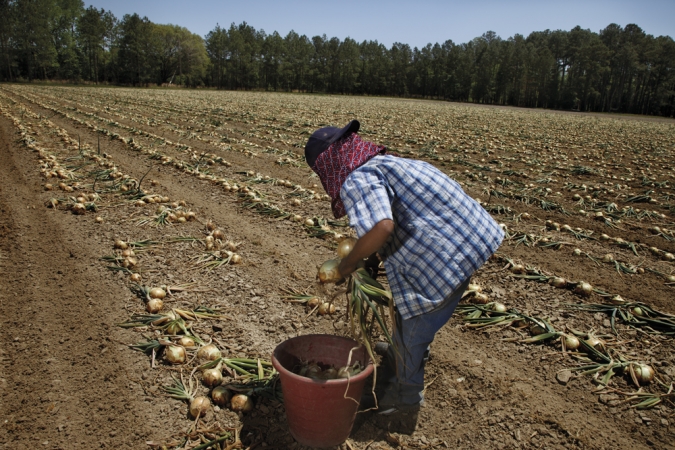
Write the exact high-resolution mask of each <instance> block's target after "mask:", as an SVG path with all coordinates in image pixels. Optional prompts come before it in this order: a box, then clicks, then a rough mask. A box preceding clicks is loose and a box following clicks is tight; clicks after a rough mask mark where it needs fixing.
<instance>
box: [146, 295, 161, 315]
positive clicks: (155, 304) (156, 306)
mask: <svg viewBox="0 0 675 450" xmlns="http://www.w3.org/2000/svg"><path fill="white" fill-rule="evenodd" d="M163 307H164V302H163V301H162V300H161V299H159V298H151V299H150V300H148V302H147V303H146V304H145V310H146V311H147V312H149V313H150V314H157V313H158V312H160V311H161V310H162V308H163Z"/></svg>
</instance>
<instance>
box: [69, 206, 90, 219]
mask: <svg viewBox="0 0 675 450" xmlns="http://www.w3.org/2000/svg"><path fill="white" fill-rule="evenodd" d="M70 210H71V211H72V212H73V214H76V215H78V216H81V215H82V214H84V213H85V212H87V208H86V206H84V203H75V204H74V205H73V206H72V207H71V208H70Z"/></svg>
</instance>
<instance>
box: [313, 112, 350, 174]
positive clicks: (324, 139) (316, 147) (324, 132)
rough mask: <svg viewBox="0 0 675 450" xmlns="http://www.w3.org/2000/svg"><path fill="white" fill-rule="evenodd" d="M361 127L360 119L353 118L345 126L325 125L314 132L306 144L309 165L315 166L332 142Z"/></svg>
mask: <svg viewBox="0 0 675 450" xmlns="http://www.w3.org/2000/svg"><path fill="white" fill-rule="evenodd" d="M359 128H361V124H360V123H359V121H358V120H352V121H351V122H349V123H348V124H347V126H346V127H344V128H336V127H325V128H319V129H318V130H316V131H315V132H314V133H312V135H311V136H310V137H309V139H308V140H307V144H306V145H305V160H306V161H307V164H308V165H309V167H314V163H315V162H316V159H317V158H318V157H319V155H320V154H321V153H323V152H325V151H326V150H327V149H328V147H329V146H330V144H332V143H333V142H336V141H339V140H340V139H342V138H343V137H345V136H349V135H350V134H352V133H357V132H358V131H359Z"/></svg>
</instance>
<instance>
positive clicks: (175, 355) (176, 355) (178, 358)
mask: <svg viewBox="0 0 675 450" xmlns="http://www.w3.org/2000/svg"><path fill="white" fill-rule="evenodd" d="M164 358H165V359H166V360H167V362H168V363H169V364H184V363H185V360H186V353H185V349H184V348H183V347H181V346H180V345H167V346H166V348H165V349H164Z"/></svg>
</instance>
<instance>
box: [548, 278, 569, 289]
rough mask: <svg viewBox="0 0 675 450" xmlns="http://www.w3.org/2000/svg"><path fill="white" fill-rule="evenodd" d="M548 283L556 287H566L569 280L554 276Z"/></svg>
mask: <svg viewBox="0 0 675 450" xmlns="http://www.w3.org/2000/svg"><path fill="white" fill-rule="evenodd" d="M548 284H550V285H551V286H553V287H555V288H564V287H565V286H567V280H565V279H564V278H562V277H553V278H551V279H550V280H548Z"/></svg>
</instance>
